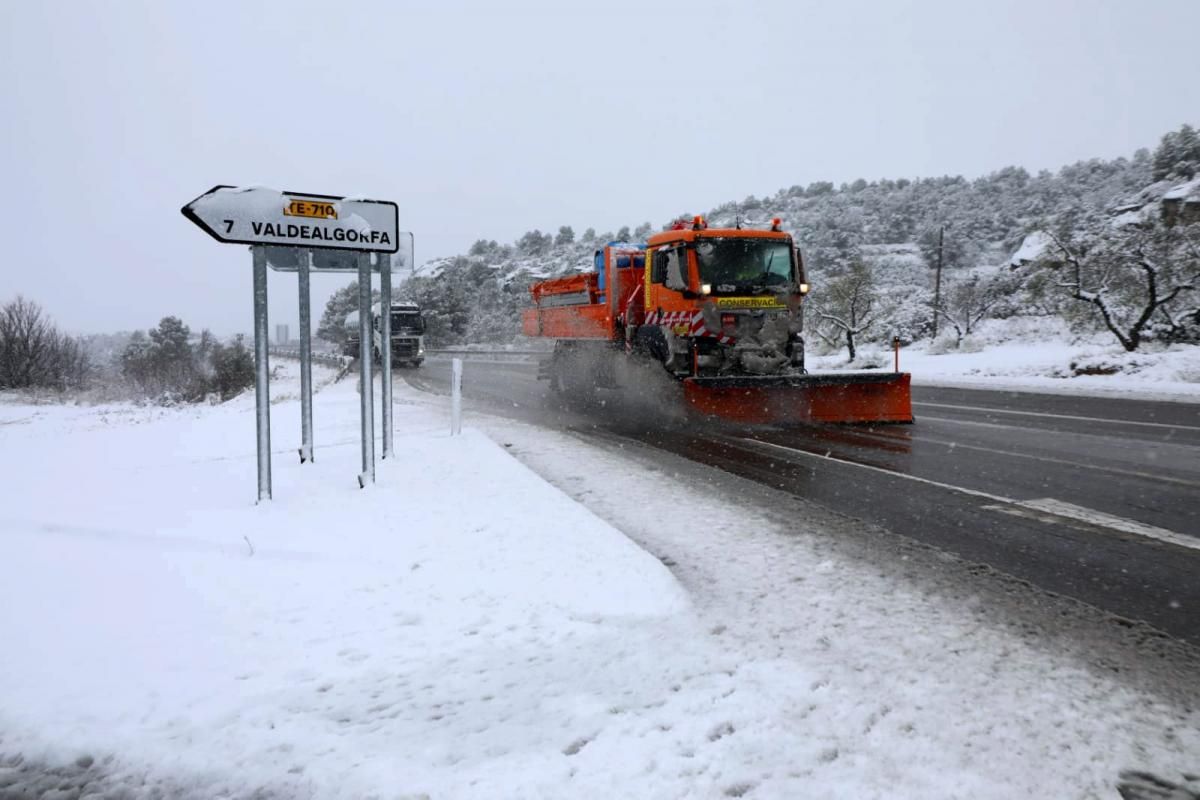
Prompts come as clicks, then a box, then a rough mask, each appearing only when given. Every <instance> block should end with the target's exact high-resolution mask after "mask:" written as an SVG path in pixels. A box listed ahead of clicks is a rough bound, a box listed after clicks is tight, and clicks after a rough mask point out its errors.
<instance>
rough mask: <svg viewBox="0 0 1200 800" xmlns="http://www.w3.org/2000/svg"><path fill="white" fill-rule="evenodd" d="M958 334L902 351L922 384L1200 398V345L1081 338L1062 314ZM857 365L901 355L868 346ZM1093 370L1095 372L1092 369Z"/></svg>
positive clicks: (839, 363) (827, 359)
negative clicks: (1133, 344) (957, 339)
mask: <svg viewBox="0 0 1200 800" xmlns="http://www.w3.org/2000/svg"><path fill="white" fill-rule="evenodd" d="M953 341H954V340H953V337H951V338H950V339H949V340H948V341H947V340H939V341H938V342H937V343H936V344H931V343H930V342H928V341H922V342H919V343H917V344H915V345H913V346H911V347H905V348H903V349H902V350H901V351H900V369H901V370H902V371H904V372H911V373H912V376H913V384H914V385H916V386H921V385H924V386H963V387H968V388H978V389H1001V390H1005V389H1015V390H1024V391H1032V392H1044V393H1052V394H1079V395H1094V396H1113V397H1126V398H1138V399H1145V400H1181V401H1186V402H1197V401H1200V346H1197V345H1174V346H1172V347H1169V348H1164V347H1162V346H1157V345H1155V344H1153V343H1151V344H1147V345H1144V346H1143V347H1142V349H1140V350H1139V351H1137V352H1134V353H1127V352H1125V351H1124V350H1123V349H1122V348H1121V347H1120V345H1118V344H1117V343H1116V342H1115V340H1113V339H1112V337H1107V336H1096V337H1092V338H1089V339H1086V340H1083V341H1079V340H1076V339H1075V338H1073V337H1072V336H1071V334H1070V332H1069V331H1068V330H1067V328H1066V326H1065V324H1063V323H1062V322H1061V321H1060V320H1047V319H1036V320H1035V319H1023V318H1015V319H1011V320H987V321H985V322H984V323H983V324H982V325H981V326H980V330H979V331H977V332H976V333H973V334H972V335H970V336H968V337H966V338H965V339H964V340H963V343H962V344H961V346H960V347H959V348H958V349H955V348H954V347H953ZM808 366H809V368H810V369H811V370H813V371H824V370H839V369H845V368H847V363H846V351H845V349H844V348H843V349H842V351H841V352H840V353H839V354H835V355H826V356H811V355H810V356H809V359H808ZM849 367H850V368H851V369H863V368H881V369H889V370H890V369H892V367H893V354H892V352H891V351H888V350H886V349H880V348H877V347H864V348H860V350H859V354H858V358H856V360H855V362H854V363H853V364H851V365H849ZM1088 373H1092V374H1088Z"/></svg>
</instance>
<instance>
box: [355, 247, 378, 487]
mask: <svg viewBox="0 0 1200 800" xmlns="http://www.w3.org/2000/svg"><path fill="white" fill-rule="evenodd" d="M373 334H374V326H373V325H372V324H371V255H370V254H369V253H359V255H358V391H359V395H360V396H359V411H360V414H361V416H362V472H361V473H359V476H358V486H359V488H365V487H366V485H367V484H368V483H374V482H375V403H374V398H373V397H372V395H373V394H374V390H375V387H374V384H373V381H372V380H371V349H372V346H373V345H374V342H373V341H372V339H373Z"/></svg>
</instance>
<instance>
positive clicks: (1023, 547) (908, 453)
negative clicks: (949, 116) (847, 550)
mask: <svg viewBox="0 0 1200 800" xmlns="http://www.w3.org/2000/svg"><path fill="white" fill-rule="evenodd" d="M400 374H402V375H403V376H404V378H405V379H406V380H408V381H409V382H410V383H411V384H412V385H413V386H415V387H417V388H420V389H423V390H425V391H432V392H437V393H443V394H444V393H448V391H449V362H438V361H429V362H426V365H425V366H424V367H423V368H421V369H420V370H416V371H407V372H403V373H400ZM600 396H601V402H599V403H597V404H592V405H589V406H586V407H565V406H564V405H563V404H562V402H561V401H560V400H559V399H558V398H557V397H555V396H553V395H551V394H550V392H549V390H548V388H547V386H546V383H545V382H544V381H542V382H539V381H537V380H536V366H535V365H533V364H530V363H508V364H503V363H489V362H482V361H481V362H468V363H467V364H466V367H465V369H464V398H465V400H466V401H467V403H468V404H469V405H470V404H475V405H477V406H478V407H480V408H481V409H485V410H487V411H489V412H491V413H499V414H503V415H506V416H510V417H513V418H517V419H521V420H524V421H527V422H532V423H536V424H539V425H545V426H549V427H553V428H558V429H564V430H571V431H574V432H576V433H584V434H586V435H589V436H594V437H596V438H597V439H598V440H605V439H607V440H612V439H614V438H615V439H620V440H630V439H632V440H635V441H637V442H640V443H642V444H645V445H649V446H652V447H657V448H661V449H663V450H666V451H669V452H672V453H675V454H677V455H680V456H683V457H685V458H688V459H691V460H694V461H697V462H700V463H704V464H707V465H710V466H715V467H718V468H720V469H722V470H725V471H726V472H729V473H731V474H734V475H738V476H741V477H743V478H748V479H750V480H754V481H757V482H760V483H763V484H766V485H769V486H771V487H773V488H776V489H779V490H782V491H785V492H789V493H791V494H793V495H796V496H798V497H802V498H804V499H806V500H809V501H812V502H815V503H818V504H821V505H823V506H825V507H828V508H830V509H833V510H835V511H838V512H840V513H843V514H846V515H849V516H852V517H856V518H859V519H862V520H865V521H868V522H871V523H874V524H876V525H878V526H880V527H882V528H884V529H886V530H889V531H894V532H896V533H901V534H904V535H905V536H908V537H911V538H913V539H917V540H919V541H923V542H926V543H928V544H931V545H934V546H936V547H938V548H941V549H943V550H945V551H948V552H952V553H954V554H956V555H959V556H961V557H963V558H965V559H967V560H969V561H972V562H977V563H983V564H987V565H989V566H991V567H994V568H996V569H998V570H1001V571H1002V572H1006V573H1008V574H1010V575H1013V576H1016V577H1018V578H1021V579H1024V580H1027V581H1029V582H1030V583H1033V584H1035V585H1037V586H1040V587H1042V588H1044V589H1047V590H1049V591H1052V592H1056V593H1059V594H1064V595H1067V596H1070V597H1074V598H1076V599H1079V600H1082V601H1084V602H1086V603H1089V604H1091V605H1094V606H1097V607H1099V608H1102V609H1105V610H1106V611H1109V612H1111V613H1114V614H1116V615H1118V616H1121V617H1125V618H1129V619H1135V620H1140V621H1143V622H1147V623H1149V624H1151V625H1153V626H1155V627H1157V628H1159V629H1160V630H1163V631H1165V632H1167V633H1169V634H1171V635H1173V636H1177V637H1179V638H1182V639H1185V640H1187V641H1190V642H1192V643H1193V644H1200V405H1196V404H1181V403H1163V402H1141V401H1134V400H1125V399H1109V398H1088V397H1075V396H1069V395H1044V394H1031V393H1014V392H997V391H976V390H968V389H948V388H931V387H915V388H914V390H913V403H914V412H915V414H916V417H917V422H916V424H914V425H889V426H878V427H867V426H853V427H803V428H790V429H783V428H762V427H758V428H746V427H738V426H726V425H718V424H710V423H702V425H701V426H699V427H698V426H697V425H696V424H695V423H691V424H688V423H687V422H685V421H683V420H681V419H678V418H677V417H675V416H673V415H672V414H671V413H670V412H671V411H672V406H673V405H674V404H673V403H672V401H671V398H664V397H654V398H650V399H630V398H627V397H622V396H619V395H616V394H613V393H607V392H601V393H600Z"/></svg>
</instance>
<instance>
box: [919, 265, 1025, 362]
mask: <svg viewBox="0 0 1200 800" xmlns="http://www.w3.org/2000/svg"><path fill="white" fill-rule="evenodd" d="M1009 284H1010V282H1009V281H1006V280H1005V279H1004V276H999V275H994V276H992V277H991V278H989V279H988V280H981V279H980V277H979V276H978V275H972V276H971V277H969V278H967V279H965V280H962V281H958V282H957V283H955V284H954V285H953V286H951V287H950V291H948V292H947V293H946V296H945V298H944V299H943V302H942V304H941V307H940V308H938V315H939V316H940V317H941V318H942V319H944V320H946V322H948V323H950V327H952V328H954V336H955V342H954V344H955V347H957V346H959V345H961V344H962V340H963V337H965V336H970V335H971V331H973V330H974V329H975V327H976V326H978V325H979V323H980V322H982V321H983V320H984V319H987V317H988V316H989V315H990V314H991V313H992V311H993V310H994V309H996V308H997V307H998V306H1001V305H1002V304H1003V303H1004V302H1005V301H1006V300H1007V299H1008V298H1009V297H1010V296H1011V295H1012V294H1014V293H1015V292H1016V291H1017V290H1018V289H1019V286H1015V285H1009Z"/></svg>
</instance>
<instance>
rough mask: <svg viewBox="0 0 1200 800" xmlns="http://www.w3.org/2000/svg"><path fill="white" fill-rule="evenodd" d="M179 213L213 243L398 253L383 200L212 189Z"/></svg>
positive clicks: (392, 207)
mask: <svg viewBox="0 0 1200 800" xmlns="http://www.w3.org/2000/svg"><path fill="white" fill-rule="evenodd" d="M180 210H181V211H182V212H183V215H184V216H185V217H187V218H188V219H190V220H191V221H192V222H194V223H196V224H197V225H199V226H200V227H201V228H203V229H204V230H205V232H207V233H208V235H210V236H212V237H213V238H214V239H216V240H218V241H221V242H228V243H232V244H250V245H275V246H277V247H303V248H306V249H317V250H358V251H368V252H377V253H395V252H396V251H397V250H398V249H399V248H400V231H399V222H398V220H399V212H398V210H397V208H396V204H395V203H391V202H388V201H386V200H361V199H353V200H351V199H347V198H344V197H331V196H329V195H320V194H303V193H301V192H280V191H276V190H275V189H266V188H262V187H255V188H238V187H235V186H214V187H213V188H212V189H210V190H209V191H207V192H205V193H204V194H202V195H200V196H199V197H197V198H196V199H195V200H193V201H192V202H190V203H188V204H187V205H186V206H184V207H183V208H182V209H180Z"/></svg>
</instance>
